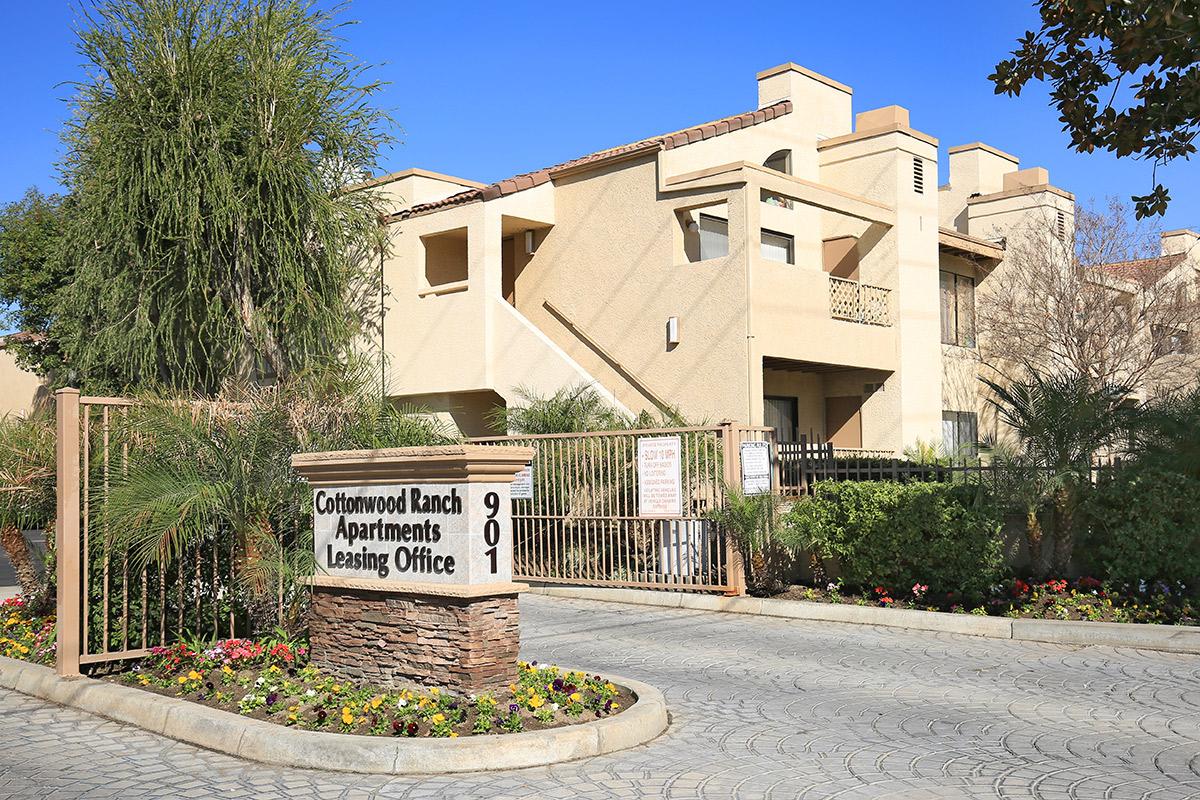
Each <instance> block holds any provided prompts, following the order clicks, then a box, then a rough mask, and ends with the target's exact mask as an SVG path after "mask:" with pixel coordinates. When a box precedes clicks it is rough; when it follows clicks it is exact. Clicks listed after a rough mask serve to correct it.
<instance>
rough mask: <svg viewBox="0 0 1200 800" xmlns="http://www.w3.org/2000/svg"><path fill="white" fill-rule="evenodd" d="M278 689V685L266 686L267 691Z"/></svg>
mask: <svg viewBox="0 0 1200 800" xmlns="http://www.w3.org/2000/svg"><path fill="white" fill-rule="evenodd" d="M278 689H279V687H278V686H268V687H267V691H268V692H274V691H276V690H278Z"/></svg>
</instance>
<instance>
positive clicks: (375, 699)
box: [371, 695, 383, 708]
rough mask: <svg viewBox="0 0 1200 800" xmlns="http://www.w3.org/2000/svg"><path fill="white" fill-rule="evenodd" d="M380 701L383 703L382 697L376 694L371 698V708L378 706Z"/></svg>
mask: <svg viewBox="0 0 1200 800" xmlns="http://www.w3.org/2000/svg"><path fill="white" fill-rule="evenodd" d="M381 703H383V698H382V697H379V696H378V695H377V696H375V697H372V698H371V708H379V706H380V704H381Z"/></svg>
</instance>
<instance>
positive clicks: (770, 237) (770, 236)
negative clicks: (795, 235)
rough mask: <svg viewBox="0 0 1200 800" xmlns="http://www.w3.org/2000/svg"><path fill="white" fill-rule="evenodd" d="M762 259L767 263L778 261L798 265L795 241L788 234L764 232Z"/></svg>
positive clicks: (764, 230)
mask: <svg viewBox="0 0 1200 800" xmlns="http://www.w3.org/2000/svg"><path fill="white" fill-rule="evenodd" d="M761 254H762V257H763V258H764V259H766V260H767V261H778V262H780V263H783V264H794V263H796V258H795V252H794V247H793V240H792V237H791V236H788V235H787V234H786V233H778V232H776V231H769V230H766V229H765V228H764V229H763V231H762V250H761Z"/></svg>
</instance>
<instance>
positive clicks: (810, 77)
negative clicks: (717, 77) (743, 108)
mask: <svg viewBox="0 0 1200 800" xmlns="http://www.w3.org/2000/svg"><path fill="white" fill-rule="evenodd" d="M757 78H758V107H759V108H765V107H766V106H769V105H774V104H775V103H778V102H779V101H781V100H791V101H792V106H793V113H801V114H804V115H805V117H806V118H808V119H810V120H813V121H814V122H815V123H816V133H817V134H818V135H819V136H822V137H832V136H841V135H842V134H845V133H850V113H851V109H850V99H851V97H852V95H853V94H854V90H853V89H851V88H850V87H849V86H847V85H845V84H844V83H838V82H837V81H835V80H833V79H832V78H826V77H825V76H824V75H820V74H818V73H816V72H813V71H812V70H810V69H805V68H804V67H802V66H800V65H799V64H793V63H791V62H788V63H787V64H780V65H779V66H777V67H772V68H771V69H767V70H763V71H762V72H760V73H758V75H757Z"/></svg>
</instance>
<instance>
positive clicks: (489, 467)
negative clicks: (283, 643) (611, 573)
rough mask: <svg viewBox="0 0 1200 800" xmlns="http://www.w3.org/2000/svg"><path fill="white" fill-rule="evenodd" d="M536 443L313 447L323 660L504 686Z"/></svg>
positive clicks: (412, 679)
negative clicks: (514, 497)
mask: <svg viewBox="0 0 1200 800" xmlns="http://www.w3.org/2000/svg"><path fill="white" fill-rule="evenodd" d="M532 457H533V451H532V450H530V449H529V448H521V447H503V446H483V445H454V446H446V447H411V448H395V449H389V450H362V451H346V452H332V453H303V454H298V455H296V456H293V457H292V465H293V466H294V467H295V468H296V471H297V472H299V473H300V475H301V476H303V477H305V478H306V479H308V482H309V483H310V484H311V486H312V488H313V507H314V511H313V546H314V556H315V557H316V562H317V574H316V575H314V576H313V577H312V578H311V579H310V583H311V585H312V588H313V604H312V610H311V612H310V619H309V633H310V635H309V638H310V647H311V651H312V659H313V662H314V663H315V664H317V666H318V667H320V668H321V669H323V670H325V671H326V672H328V673H330V674H332V675H335V676H339V677H342V678H345V679H349V680H364V681H370V682H371V683H378V684H382V685H385V686H392V687H400V686H406V685H412V684H424V685H430V686H441V687H445V688H448V689H453V690H456V691H459V692H479V691H486V690H495V689H500V688H503V687H505V686H507V685H508V684H510V683H512V682H513V681H514V680H515V679H516V675H517V651H518V648H519V643H520V633H519V628H518V617H517V594H518V593H519V592H520V591H521V590H523V589H525V588H528V587H526V586H525V585H523V584H518V583H513V581H512V516H511V501H510V498H509V487H510V484H511V483H512V479H513V477H514V476H515V475H516V473H517V472H518V471H520V470H521V469H522V468H523V467H524V466H525V465H526V464H527V463H528V462H529V460H530V459H531V458H532Z"/></svg>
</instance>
